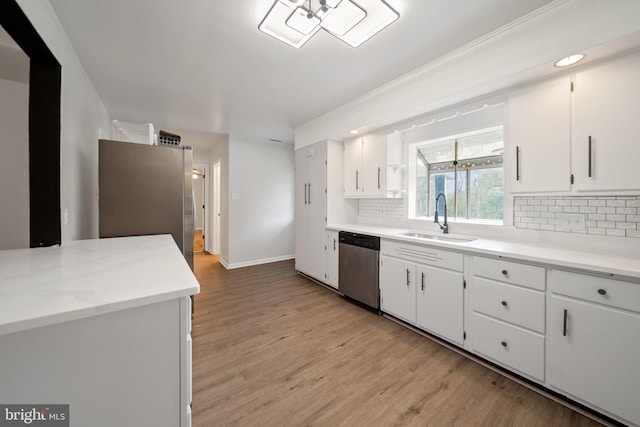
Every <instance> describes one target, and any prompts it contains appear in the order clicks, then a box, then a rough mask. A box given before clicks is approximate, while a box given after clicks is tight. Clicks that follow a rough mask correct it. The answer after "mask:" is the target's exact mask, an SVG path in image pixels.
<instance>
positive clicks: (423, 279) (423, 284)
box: [422, 273, 424, 291]
mask: <svg viewBox="0 0 640 427" xmlns="http://www.w3.org/2000/svg"><path fill="white" fill-rule="evenodd" d="M422 290H423V291H424V273H422Z"/></svg>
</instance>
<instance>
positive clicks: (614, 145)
mask: <svg viewBox="0 0 640 427" xmlns="http://www.w3.org/2000/svg"><path fill="white" fill-rule="evenodd" d="M638 76H640V54H638V53H635V54H633V55H629V56H625V57H623V58H620V59H616V60H613V61H608V62H606V63H604V64H600V65H597V66H594V67H592V68H589V69H587V70H585V71H581V72H579V73H577V74H576V77H575V91H574V96H575V107H574V130H573V138H572V161H573V174H574V176H575V188H576V189H577V190H578V191H609V190H612V191H615V190H640V174H638V171H637V160H638V159H639V158H640V144H639V143H638V138H639V135H640V120H638V117H640V103H638V99H640V79H639V78H638Z"/></svg>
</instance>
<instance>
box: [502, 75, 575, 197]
mask: <svg viewBox="0 0 640 427" xmlns="http://www.w3.org/2000/svg"><path fill="white" fill-rule="evenodd" d="M508 108H509V109H508V121H507V123H508V128H507V135H508V140H509V144H506V145H505V158H506V159H507V162H505V163H507V164H508V165H509V168H508V173H507V179H506V180H507V182H508V186H509V188H510V190H511V192H512V193H530V192H543V191H549V192H553V191H569V190H571V181H570V177H571V149H570V147H571V144H570V141H571V80H570V78H569V76H565V77H562V78H559V79H554V80H551V81H546V82H544V83H541V84H537V85H534V86H528V87H526V88H524V89H520V90H517V91H515V92H512V93H511V94H509V107H508Z"/></svg>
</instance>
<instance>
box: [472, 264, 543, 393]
mask: <svg viewBox="0 0 640 427" xmlns="http://www.w3.org/2000/svg"><path fill="white" fill-rule="evenodd" d="M545 289H546V270H545V268H543V267H538V266H532V265H526V264H521V263H517V262H512V261H506V260H503V259H493V258H485V257H473V259H472V262H471V283H470V286H469V291H470V295H469V309H470V310H469V316H468V318H469V341H470V343H471V345H470V347H471V350H472V351H473V352H474V353H476V354H479V355H481V356H483V357H486V358H489V359H491V360H492V361H494V362H496V363H498V364H500V365H503V366H505V367H507V368H509V369H512V370H515V371H517V372H519V373H520V374H523V375H526V376H528V377H530V378H532V379H535V380H538V381H544V378H545V376H544V366H545V365H544V362H545V353H544V349H545V316H544V314H545V292H544V291H545Z"/></svg>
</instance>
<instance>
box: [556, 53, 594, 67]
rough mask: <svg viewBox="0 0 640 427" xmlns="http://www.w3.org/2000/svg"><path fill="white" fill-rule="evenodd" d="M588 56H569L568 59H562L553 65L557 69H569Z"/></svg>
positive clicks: (581, 54) (580, 54) (579, 54)
mask: <svg viewBox="0 0 640 427" xmlns="http://www.w3.org/2000/svg"><path fill="white" fill-rule="evenodd" d="M585 56H587V55H586V54H584V53H578V54H575V55H569V56H567V57H566V58H562V59H559V60H557V61H556V62H555V63H554V64H553V65H554V66H556V67H568V66H569V65H573V64H576V63H578V62H580V61H582V60H583V59H584V57H585Z"/></svg>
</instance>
